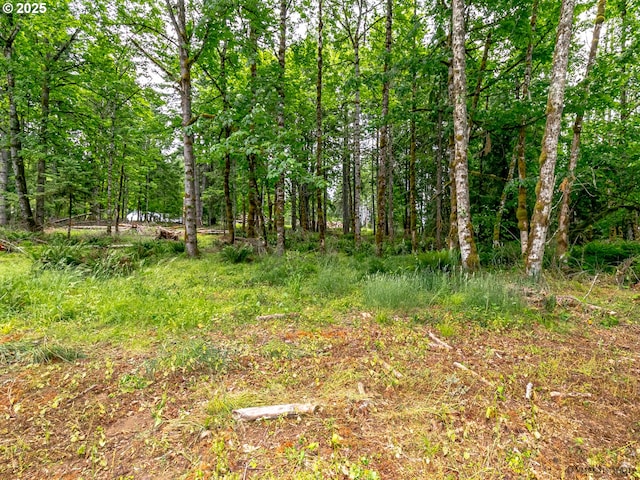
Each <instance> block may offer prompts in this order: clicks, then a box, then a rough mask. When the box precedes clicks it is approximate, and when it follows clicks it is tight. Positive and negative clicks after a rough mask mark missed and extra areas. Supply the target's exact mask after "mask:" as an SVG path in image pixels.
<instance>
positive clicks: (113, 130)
mask: <svg viewBox="0 0 640 480" xmlns="http://www.w3.org/2000/svg"><path fill="white" fill-rule="evenodd" d="M110 130H111V135H110V139H109V150H108V153H107V155H108V163H107V235H111V229H112V224H113V220H114V219H113V162H114V159H115V155H116V107H115V105H114V106H113V110H112V112H111V129H110Z"/></svg>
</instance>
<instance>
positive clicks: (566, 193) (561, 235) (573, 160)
mask: <svg viewBox="0 0 640 480" xmlns="http://www.w3.org/2000/svg"><path fill="white" fill-rule="evenodd" d="M605 4H606V0H599V1H598V10H597V12H596V20H595V25H594V27H593V38H592V40H591V48H590V50H589V59H588V60H587V66H586V68H585V72H584V80H583V82H584V85H583V89H584V93H585V96H588V95H589V87H590V81H589V73H590V72H591V69H592V68H593V65H594V64H595V61H596V54H597V52H598V43H599V41H600V31H601V30H602V24H603V23H604V10H605ZM583 122H584V107H582V108H580V109H579V110H578V112H577V114H576V118H575V121H574V122H573V140H572V142H571V153H570V154H569V168H568V171H567V176H566V177H565V179H564V181H563V182H562V185H561V190H562V203H561V206H560V215H559V217H558V245H557V250H556V255H558V258H560V260H561V261H564V260H566V258H565V257H566V253H567V249H568V248H569V209H570V202H571V188H572V187H573V183H574V182H575V180H576V176H575V171H576V167H577V166H578V156H579V154H580V135H581V134H582V124H583Z"/></svg>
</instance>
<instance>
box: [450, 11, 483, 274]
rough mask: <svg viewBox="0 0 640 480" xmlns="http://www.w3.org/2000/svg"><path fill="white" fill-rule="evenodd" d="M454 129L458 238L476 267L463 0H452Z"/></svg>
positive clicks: (466, 260) (469, 264) (465, 261)
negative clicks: (469, 155)
mask: <svg viewBox="0 0 640 480" xmlns="http://www.w3.org/2000/svg"><path fill="white" fill-rule="evenodd" d="M452 6H453V16H452V23H453V36H452V47H453V99H454V109H453V129H454V152H455V153H454V164H453V168H454V176H455V184H456V207H457V217H458V241H459V244H460V256H461V258H462V267H463V268H464V269H465V270H468V271H475V270H477V269H478V267H479V266H480V265H479V264H480V262H479V258H478V252H477V249H476V244H475V240H474V238H473V226H472V224H471V208H470V207H471V205H470V201H469V167H468V164H467V147H468V145H469V129H468V125H467V100H466V96H467V95H466V93H467V79H466V73H465V45H464V44H465V25H464V21H465V19H464V10H465V5H464V0H453V4H452Z"/></svg>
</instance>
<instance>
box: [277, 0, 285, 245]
mask: <svg viewBox="0 0 640 480" xmlns="http://www.w3.org/2000/svg"><path fill="white" fill-rule="evenodd" d="M286 51H287V0H280V42H279V47H278V64H279V66H280V69H279V72H278V85H277V87H276V90H277V92H278V131H279V132H280V135H281V138H282V136H283V134H284V120H285V119H284V106H285V88H284V87H285V83H284V82H285V68H286V65H285V58H286V57H285V55H286ZM279 168H280V174H279V175H278V181H277V182H276V198H275V209H276V211H275V217H276V254H277V255H283V254H284V248H285V244H284V241H285V231H284V183H285V167H284V165H280V166H279Z"/></svg>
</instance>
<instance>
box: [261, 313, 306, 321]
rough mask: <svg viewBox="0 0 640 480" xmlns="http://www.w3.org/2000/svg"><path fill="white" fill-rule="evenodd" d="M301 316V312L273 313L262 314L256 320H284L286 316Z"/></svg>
mask: <svg viewBox="0 0 640 480" xmlns="http://www.w3.org/2000/svg"><path fill="white" fill-rule="evenodd" d="M299 316H300V314H299V313H295V312H294V313H272V314H271V315H260V316H258V317H256V320H257V321H259V322H262V321H268V320H284V319H285V318H298V317H299Z"/></svg>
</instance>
